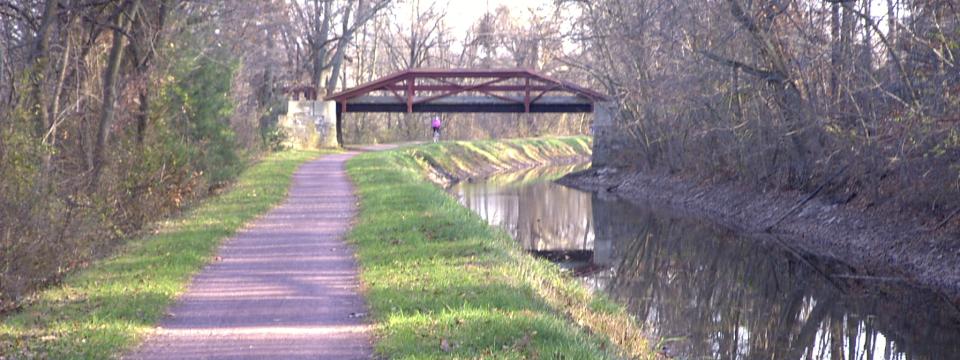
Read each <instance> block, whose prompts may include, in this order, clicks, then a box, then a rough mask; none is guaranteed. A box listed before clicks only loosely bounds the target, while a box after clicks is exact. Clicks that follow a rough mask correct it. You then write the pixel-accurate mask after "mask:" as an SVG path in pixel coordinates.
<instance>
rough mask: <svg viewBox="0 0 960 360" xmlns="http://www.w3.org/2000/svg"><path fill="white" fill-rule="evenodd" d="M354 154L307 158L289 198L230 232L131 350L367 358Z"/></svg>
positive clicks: (150, 355)
mask: <svg viewBox="0 0 960 360" xmlns="http://www.w3.org/2000/svg"><path fill="white" fill-rule="evenodd" d="M383 148H385V146H379V147H367V148H364V149H362V150H380V149H383ZM356 154H357V151H349V152H346V153H342V154H334V155H326V156H323V157H321V158H319V159H317V160H313V161H310V162H308V163H306V164H304V165H303V166H301V167H300V169H299V170H297V172H296V173H295V174H294V176H293V183H292V185H291V188H290V193H289V195H288V197H287V199H286V200H284V202H283V203H282V204H281V205H280V206H278V207H276V208H274V209H273V210H271V211H270V212H268V213H267V214H266V215H264V216H262V217H260V218H258V219H257V220H255V221H253V222H251V223H250V224H248V225H247V226H246V227H245V228H244V229H243V230H241V231H240V232H238V233H237V234H236V235H234V236H233V237H232V238H230V239H229V240H227V241H225V242H224V244H223V245H222V246H221V248H220V249H219V251H218V254H217V255H218V257H217V259H216V260H215V261H214V262H212V263H211V264H209V265H207V266H206V267H205V268H204V269H203V270H202V271H201V272H200V273H199V274H197V275H196V276H195V277H194V278H193V281H192V283H191V285H190V286H189V288H188V289H187V291H186V292H185V293H184V294H183V295H182V296H181V297H180V299H179V300H178V301H177V302H176V303H175V304H174V305H173V306H172V307H171V308H170V309H169V311H168V315H167V316H166V317H165V318H164V319H163V320H162V321H161V323H160V324H159V327H158V328H157V329H156V331H154V332H153V333H152V334H151V335H149V336H148V337H147V339H146V340H145V342H144V343H143V344H142V345H141V346H140V347H139V348H137V349H135V351H134V352H133V353H132V354H129V355H127V356H125V357H124V358H129V359H238V358H251V359H264V358H274V359H301V358H302V359H369V358H370V357H371V355H372V348H371V338H370V331H369V330H370V329H369V326H368V325H367V323H366V322H365V319H364V315H365V314H366V311H367V310H366V304H365V302H364V299H363V297H362V296H361V295H360V294H359V292H358V290H359V285H360V284H359V280H358V276H357V264H356V262H355V260H354V254H353V249H352V248H351V247H350V246H348V245H347V244H346V243H345V241H344V237H345V235H346V233H347V231H348V230H349V229H350V226H351V222H352V220H353V218H354V215H355V214H356V201H357V199H356V198H355V196H354V193H353V186H352V184H351V183H350V180H349V178H348V176H347V173H346V169H345V163H346V161H347V160H348V159H350V158H351V157H353V156H354V155H356Z"/></svg>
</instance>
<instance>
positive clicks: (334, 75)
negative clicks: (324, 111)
mask: <svg viewBox="0 0 960 360" xmlns="http://www.w3.org/2000/svg"><path fill="white" fill-rule="evenodd" d="M346 6H347V8H346V9H344V11H343V24H342V26H341V29H342V30H341V32H340V40H338V41H337V50H336V52H335V53H333V59H332V60H331V61H330V66H331V69H330V79H329V80H327V88H326V91H325V92H324V94H326V95H329V94H333V92H334V91H335V90H336V89H337V79H338V78H339V77H340V76H339V75H340V67H341V66H342V65H343V56H344V52H345V51H346V50H345V49H346V48H347V44H349V43H350V38H351V37H352V36H353V34H352V32H351V31H350V10H352V9H353V6H352V5H350V4H349V3H347V5H346ZM358 6H363V0H360V3H359V5H358Z"/></svg>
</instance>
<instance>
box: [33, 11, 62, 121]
mask: <svg viewBox="0 0 960 360" xmlns="http://www.w3.org/2000/svg"><path fill="white" fill-rule="evenodd" d="M59 4H60V0H47V2H46V3H45V5H44V7H43V18H42V19H41V21H40V28H39V30H38V31H37V40H36V43H35V44H34V47H33V51H32V52H31V54H30V59H31V61H33V69H32V70H31V72H30V77H31V86H32V87H33V89H32V92H33V94H32V98H33V104H32V106H33V111H32V115H33V116H34V122H35V124H34V125H35V127H36V136H37V138H42V137H43V135H44V133H46V132H47V126H48V124H47V123H46V122H47V118H48V116H47V104H46V102H47V101H46V96H44V95H45V94H44V89H43V84H44V82H45V81H44V80H45V77H46V72H47V62H48V59H47V48H48V47H49V44H50V32H51V29H52V28H53V24H54V22H55V21H56V19H57V7H58V6H59Z"/></svg>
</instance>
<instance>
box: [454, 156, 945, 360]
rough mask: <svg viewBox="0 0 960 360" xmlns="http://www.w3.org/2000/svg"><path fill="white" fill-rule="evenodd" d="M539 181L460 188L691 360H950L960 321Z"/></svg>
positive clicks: (539, 172) (836, 271) (878, 285)
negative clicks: (840, 359) (618, 303)
mask: <svg viewBox="0 0 960 360" xmlns="http://www.w3.org/2000/svg"><path fill="white" fill-rule="evenodd" d="M577 169H578V166H561V167H544V168H536V169H531V170H525V171H521V172H513V173H505V174H500V175H496V176H492V177H489V178H487V179H483V180H474V181H471V182H462V183H459V184H456V185H455V186H454V187H452V188H451V189H450V192H451V193H452V194H453V195H454V196H456V197H457V198H458V200H459V201H460V203H461V204H462V205H464V206H466V207H468V208H470V209H471V210H473V211H474V212H475V213H477V214H479V215H480V216H481V217H483V218H484V219H486V220H487V221H488V222H489V223H490V224H492V225H496V226H499V227H501V228H503V229H504V230H506V231H507V232H508V233H509V234H510V235H511V236H513V237H514V238H515V239H516V241H518V242H519V243H520V245H521V246H522V247H523V248H524V249H526V250H527V251H529V252H531V253H532V254H534V255H537V256H541V257H545V258H548V259H551V260H553V261H555V262H557V263H558V264H560V265H561V267H563V268H566V269H568V270H569V271H570V273H571V274H573V275H574V276H577V277H579V278H580V279H581V280H582V281H583V282H584V283H586V284H588V285H589V286H590V287H591V288H592V289H593V290H594V291H599V292H603V293H605V294H608V295H609V296H610V297H612V298H613V299H615V300H617V301H618V302H620V303H622V304H625V305H626V306H627V308H628V311H629V313H630V314H631V315H632V316H634V317H635V318H636V319H637V320H638V321H639V322H641V323H643V324H644V325H645V326H646V327H647V329H648V331H649V332H650V335H651V336H653V337H654V338H656V339H658V340H660V341H661V342H662V343H663V344H665V348H666V352H667V353H669V354H671V355H674V356H676V357H677V358H682V359H740V358H749V359H789V360H793V359H796V360H800V359H818V360H819V359H839V358H843V359H862V360H874V359H951V358H956V357H957V356H960V355H958V354H960V313H958V311H957V309H956V308H955V307H953V306H952V305H951V304H950V303H949V302H947V301H944V300H943V299H942V298H941V297H940V296H938V295H936V294H934V293H932V292H929V291H926V290H923V289H919V288H915V287H912V286H910V285H909V284H904V283H898V282H897V281H896V280H895V279H864V278H861V277H858V276H857V275H856V271H855V269H852V268H850V267H849V266H846V265H845V264H842V263H838V262H836V261H831V260H826V259H822V258H817V257H812V256H809V255H805V254H799V253H797V252H795V251H793V250H789V249H786V248H784V247H783V246H780V245H779V243H778V241H777V240H776V239H772V238H771V239H762V238H744V237H741V236H739V235H738V234H737V233H735V232H733V231H731V230H729V229H724V228H722V227H718V226H716V225H714V224H711V223H709V222H707V221H703V220H700V219H691V218H688V217H682V216H678V215H675V214H670V213H667V212H665V211H662V210H660V209H653V208H643V207H640V206H636V205H632V204H630V203H627V202H624V201H619V200H615V199H607V198H604V197H603V196H602V195H598V194H592V193H588V192H583V191H579V190H575V189H572V188H567V187H564V186H561V185H557V184H554V183H552V182H551V180H552V179H555V178H557V177H560V176H563V175H564V174H566V173H568V172H571V171H574V170H577Z"/></svg>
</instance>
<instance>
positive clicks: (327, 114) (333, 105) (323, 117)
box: [316, 101, 340, 149]
mask: <svg viewBox="0 0 960 360" xmlns="http://www.w3.org/2000/svg"><path fill="white" fill-rule="evenodd" d="M319 103H320V104H319V105H320V106H318V108H319V110H320V114H319V116H317V118H316V119H317V122H316V126H317V133H318V135H319V136H318V137H317V147H318V148H321V149H326V148H336V147H339V146H340V144H339V143H338V142H337V138H338V137H339V134H337V102H336V101H319Z"/></svg>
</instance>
